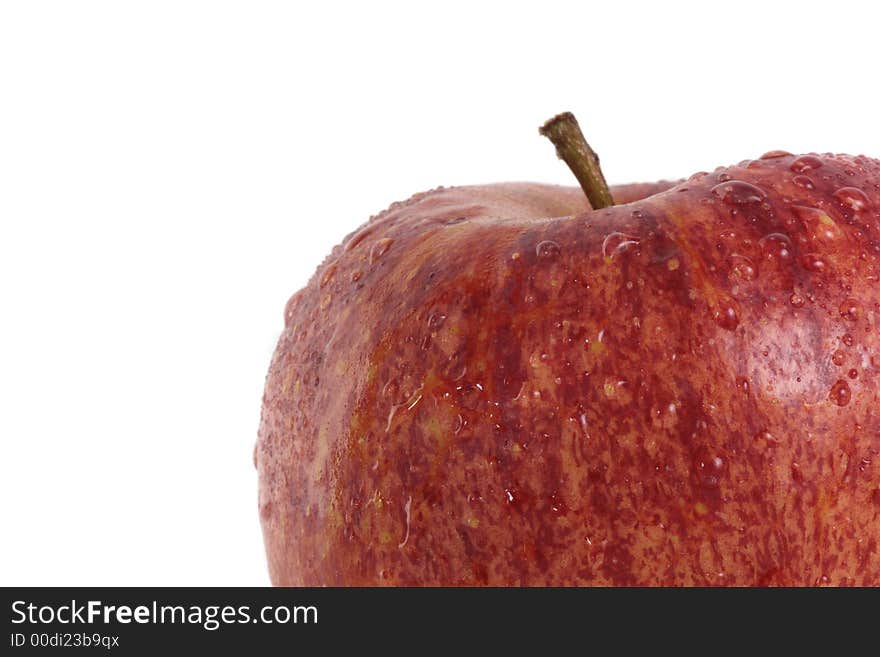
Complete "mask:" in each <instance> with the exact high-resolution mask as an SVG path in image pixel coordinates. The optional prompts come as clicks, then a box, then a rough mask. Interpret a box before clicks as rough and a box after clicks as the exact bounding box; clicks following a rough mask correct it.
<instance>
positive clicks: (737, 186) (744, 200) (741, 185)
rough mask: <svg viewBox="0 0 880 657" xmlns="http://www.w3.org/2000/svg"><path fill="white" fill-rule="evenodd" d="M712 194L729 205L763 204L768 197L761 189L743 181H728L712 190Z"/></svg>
mask: <svg viewBox="0 0 880 657" xmlns="http://www.w3.org/2000/svg"><path fill="white" fill-rule="evenodd" d="M712 193H713V194H714V195H715V196H717V197H719V198H720V199H721V200H722V201H723V202H724V203H727V204H728V205H749V204H751V203H761V202H762V201H763V200H764V199H765V198H767V195H766V194H765V193H764V190H762V189H761V188H760V187H755V186H754V185H752V184H750V183H747V182H743V181H742V180H728V181H727V182H723V183H719V184H718V185H715V186H714V187H713V188H712Z"/></svg>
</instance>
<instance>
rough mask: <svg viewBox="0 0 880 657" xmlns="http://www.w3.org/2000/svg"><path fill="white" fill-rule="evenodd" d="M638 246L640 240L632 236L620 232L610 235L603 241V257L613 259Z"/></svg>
mask: <svg viewBox="0 0 880 657" xmlns="http://www.w3.org/2000/svg"><path fill="white" fill-rule="evenodd" d="M638 245H639V240H638V239H637V238H636V237H633V236H632V235H627V234H626V233H618V232H614V233H608V234H607V235H606V236H605V239H604V240H602V257H603V258H613V257H614V256H615V255H617V254H619V253H623V252H624V251H626V250H627V249H629V248H631V247H634V246H638Z"/></svg>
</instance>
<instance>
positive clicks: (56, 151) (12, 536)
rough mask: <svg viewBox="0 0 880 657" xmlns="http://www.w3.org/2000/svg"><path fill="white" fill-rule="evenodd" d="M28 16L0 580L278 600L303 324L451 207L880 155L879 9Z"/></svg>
mask: <svg viewBox="0 0 880 657" xmlns="http://www.w3.org/2000/svg"><path fill="white" fill-rule="evenodd" d="M592 5H593V3H586V2H571V3H561V2H550V1H548V0H541V1H540V2H533V3H516V2H504V3H495V2H493V3H488V2H486V3H480V2H477V1H476V0H471V1H469V2H462V3H460V2H453V1H451V0H444V1H443V2H438V3H432V4H431V5H428V4H427V3H417V2H407V3H399V4H391V3H377V2H375V1H371V2H360V3H351V4H338V3H332V2H283V3H280V2H279V3H273V2H221V1H218V0H213V1H211V2H182V1H179V0H178V1H174V2H158V1H155V0H154V1H153V2H137V3H132V2H38V1H36V0H33V1H28V2H13V1H10V2H4V3H3V4H2V5H0V285H2V288H0V291H2V301H0V441H2V455H0V527H2V529H0V584H3V585H11V584H21V585H51V584H59V585H60V584H94V585H134V584H143V585H149V584H156V585H158V584H168V585H195V584H205V585H238V584H242V585H244V584H256V585H260V584H266V583H268V578H267V575H266V569H265V562H264V555H263V548H262V538H261V535H260V530H259V523H258V520H257V509H256V476H255V472H254V469H253V465H252V463H251V453H252V448H253V444H254V440H255V436H256V430H257V425H258V422H259V413H260V399H261V395H262V385H263V379H264V376H265V371H266V369H267V366H268V362H269V357H270V354H271V352H272V350H273V348H274V344H275V340H276V338H277V335H278V333H279V331H280V329H281V327H282V310H283V307H284V303H285V301H286V300H287V298H288V297H289V296H290V294H291V293H292V292H294V291H295V290H296V289H298V288H299V287H300V286H302V285H303V284H304V283H305V282H306V281H307V280H308V277H309V276H310V275H311V273H312V272H313V271H314V268H315V267H316V265H317V264H318V263H319V262H320V261H321V260H322V259H323V257H324V255H326V253H327V252H328V251H329V250H330V248H331V247H332V246H333V244H335V243H337V242H338V241H340V240H341V238H342V237H343V236H344V235H345V234H346V233H347V232H349V231H350V230H352V229H354V228H355V227H357V225H358V224H360V223H361V222H362V221H364V220H365V219H367V217H368V216H369V215H370V214H373V213H375V212H377V211H379V210H381V209H382V208H384V207H385V206H387V205H388V204H389V203H390V202H391V201H394V200H398V199H403V198H406V197H408V196H409V195H410V194H412V193H413V192H416V191H420V190H424V189H427V188H431V187H434V186H437V185H440V184H443V185H453V184H466V183H480V182H492V181H502V180H539V181H548V182H560V183H569V182H571V179H570V177H569V174H568V173H567V171H566V169H565V167H564V165H562V164H561V163H560V162H559V161H558V160H557V159H556V158H555V156H554V154H553V150H552V147H551V146H550V145H549V144H548V143H547V142H545V141H544V140H543V139H542V138H540V137H539V136H538V134H537V127H538V125H539V124H540V123H541V122H542V121H543V120H544V119H546V118H548V117H549V116H551V115H552V114H555V113H556V112H559V111H561V110H566V109H570V110H573V111H574V112H575V113H576V114H577V115H578V116H579V117H580V121H581V124H582V126H583V127H584V129H585V132H586V133H587V135H588V138H589V139H590V141H591V143H592V144H593V146H594V147H595V149H596V150H597V151H598V152H599V153H600V155H601V157H602V163H603V166H604V169H605V172H606V175H607V177H608V179H609V181H611V182H625V181H631V180H653V179H657V178H675V177H679V176H686V175H689V174H690V173H693V172H695V171H699V170H704V169H711V168H714V167H715V166H717V165H721V164H729V163H732V162H736V161H739V160H741V159H744V158H747V157H755V156H757V155H759V154H761V153H762V152H764V151H767V150H770V149H775V148H785V149H787V150H790V151H810V150H818V151H826V150H829V151H842V152H865V153H867V154H871V155H880V126H878V120H877V117H878V112H880V105H878V100H880V98H878V85H877V76H878V69H877V61H878V56H877V40H878V36H877V35H878V33H877V24H878V20H877V19H878V10H876V9H874V8H873V7H874V3H868V2H843V1H836V2H832V3H829V2H822V3H816V4H815V5H814V4H811V3H807V2H791V3H782V2H779V3H776V2H773V3H771V2H766V1H765V2H759V3H750V2H743V1H739V2H730V3H713V2H700V3H693V4H690V3H675V2H653V3H627V2H620V1H608V2H601V3H595V6H592Z"/></svg>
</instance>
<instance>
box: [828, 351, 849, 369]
mask: <svg viewBox="0 0 880 657" xmlns="http://www.w3.org/2000/svg"><path fill="white" fill-rule="evenodd" d="M845 361H846V354H845V353H843V351H842V350H841V349H837V350H836V351H835V352H834V353H833V354H831V362H832V363H834V364H835V365H837V366H838V367H840V366H841V365H843V363H844V362H845Z"/></svg>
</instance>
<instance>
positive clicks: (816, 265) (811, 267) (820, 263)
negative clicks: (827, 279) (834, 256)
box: [801, 253, 828, 274]
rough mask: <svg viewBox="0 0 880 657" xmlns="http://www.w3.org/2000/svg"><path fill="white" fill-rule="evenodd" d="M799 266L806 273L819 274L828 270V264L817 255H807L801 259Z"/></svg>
mask: <svg viewBox="0 0 880 657" xmlns="http://www.w3.org/2000/svg"><path fill="white" fill-rule="evenodd" d="M801 266H802V267H803V268H804V269H806V270H807V271H811V272H814V273H817V274H818V273H821V272H823V271H825V270H826V269H827V268H828V264H827V263H826V262H825V260H824V259H823V258H822V256H820V255H819V254H818V253H807V254H805V255H804V256H803V257H802V258H801Z"/></svg>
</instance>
